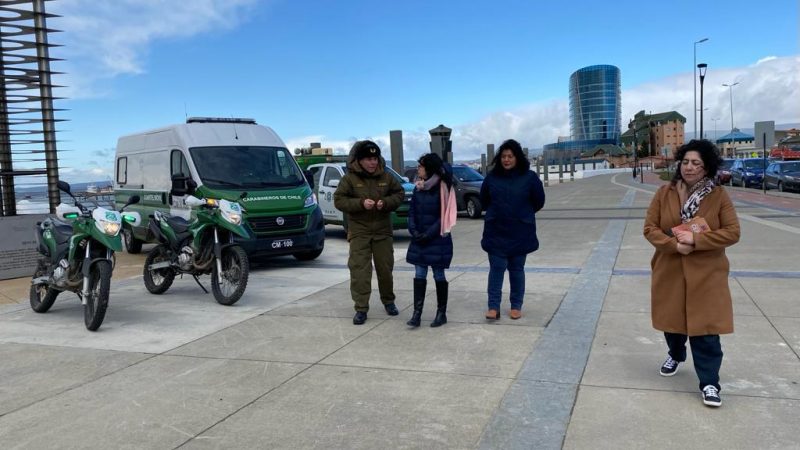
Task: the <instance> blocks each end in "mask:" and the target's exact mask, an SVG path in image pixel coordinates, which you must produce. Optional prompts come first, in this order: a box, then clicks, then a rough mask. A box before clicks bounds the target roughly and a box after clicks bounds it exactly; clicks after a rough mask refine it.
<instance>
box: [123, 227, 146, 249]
mask: <svg viewBox="0 0 800 450" xmlns="http://www.w3.org/2000/svg"><path fill="white" fill-rule="evenodd" d="M122 239H123V240H124V241H125V249H126V250H128V253H130V254H131V255H138V254H139V253H141V252H142V244H144V242H143V241H140V240H139V239H136V237H135V236H134V235H133V231H132V230H131V229H130V228H123V230H122Z"/></svg>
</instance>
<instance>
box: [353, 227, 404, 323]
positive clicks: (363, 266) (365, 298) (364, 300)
mask: <svg viewBox="0 0 800 450" xmlns="http://www.w3.org/2000/svg"><path fill="white" fill-rule="evenodd" d="M373 263H374V264H375V274H376V275H377V276H378V291H379V292H380V294H381V303H383V304H384V305H386V304H388V303H394V284H393V281H392V269H394V246H393V245H392V238H391V237H388V236H381V237H378V238H374V237H369V236H363V237H354V238H351V239H350V258H349V259H348V261H347V267H348V268H349V269H350V295H351V296H352V297H353V303H355V305H354V306H355V310H356V311H364V312H367V311H368V310H369V295H370V293H371V292H372V265H373Z"/></svg>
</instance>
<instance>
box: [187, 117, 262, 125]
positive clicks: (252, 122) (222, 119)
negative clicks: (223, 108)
mask: <svg viewBox="0 0 800 450" xmlns="http://www.w3.org/2000/svg"><path fill="white" fill-rule="evenodd" d="M186 123H246V124H250V125H255V124H256V119H246V118H242V117H189V118H188V119H186Z"/></svg>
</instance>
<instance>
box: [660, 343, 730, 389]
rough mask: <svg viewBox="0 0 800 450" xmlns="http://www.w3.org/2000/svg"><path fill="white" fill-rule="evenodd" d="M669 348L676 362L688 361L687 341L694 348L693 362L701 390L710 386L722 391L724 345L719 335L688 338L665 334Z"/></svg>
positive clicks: (670, 354)
mask: <svg viewBox="0 0 800 450" xmlns="http://www.w3.org/2000/svg"><path fill="white" fill-rule="evenodd" d="M664 337H665V338H666V340H667V346H668V347H669V356H670V357H672V359H674V360H675V361H679V362H684V361H686V339H687V337H688V339H689V345H690V346H691V348H692V360H694V370H695V372H697V378H699V379H700V389H703V388H704V387H706V386H708V385H709V384H710V385H712V386H714V387H716V388H717V390H719V389H720V386H719V368H720V367H721V366H722V345H721V344H720V342H719V335H717V334H709V335H706V336H686V335H685V334H678V333H666V332H665V333H664Z"/></svg>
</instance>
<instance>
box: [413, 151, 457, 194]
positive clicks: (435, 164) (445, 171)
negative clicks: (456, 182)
mask: <svg viewBox="0 0 800 450" xmlns="http://www.w3.org/2000/svg"><path fill="white" fill-rule="evenodd" d="M417 162H418V163H419V164H420V165H421V166H422V167H424V168H425V173H426V174H427V175H428V177H431V176H433V175H434V174H436V175H439V179H441V180H442V181H444V182H445V183H447V186H448V187H450V186H452V185H453V176H452V174H451V173H450V172H451V171H450V170H449V169H450V167H449V165H448V164H445V162H444V161H442V158H441V157H440V156H439V155H437V154H436V153H426V154H424V155H422V156H420V157H419V159H418V160H417Z"/></svg>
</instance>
